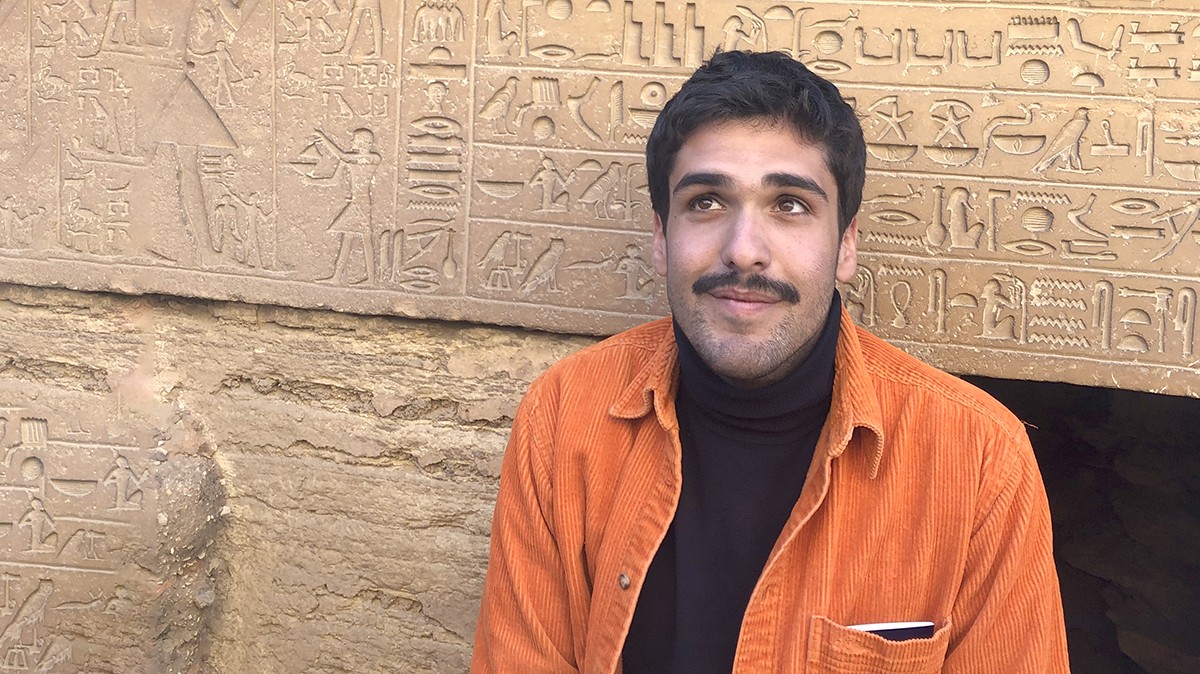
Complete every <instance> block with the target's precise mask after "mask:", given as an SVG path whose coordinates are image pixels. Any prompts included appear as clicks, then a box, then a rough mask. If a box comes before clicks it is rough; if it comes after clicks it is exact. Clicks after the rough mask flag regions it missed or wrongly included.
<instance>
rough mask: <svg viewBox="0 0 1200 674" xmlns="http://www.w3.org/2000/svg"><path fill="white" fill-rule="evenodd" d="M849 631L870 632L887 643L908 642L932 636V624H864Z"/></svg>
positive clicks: (918, 622) (919, 622) (924, 622)
mask: <svg viewBox="0 0 1200 674" xmlns="http://www.w3.org/2000/svg"><path fill="white" fill-rule="evenodd" d="M849 627H850V629H852V630H858V631H860V632H870V633H871V634H875V635H877V636H881V637H883V638H884V639H887V640H888V641H908V640H909V639H928V638H930V637H932V636H933V623H931V622H926V621H917V622H901V623H864V624H862V625H850V626H849Z"/></svg>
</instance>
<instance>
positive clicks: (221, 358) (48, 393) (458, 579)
mask: <svg viewBox="0 0 1200 674" xmlns="http://www.w3.org/2000/svg"><path fill="white" fill-rule="evenodd" d="M0 324H3V325H5V326H12V327H6V329H5V330H3V331H0V396H3V397H2V398H0V405H3V406H5V407H4V409H5V410H10V409H16V408H21V409H38V410H43V412H42V416H45V417H47V418H49V419H50V420H51V423H50V426H49V428H50V431H49V435H50V440H51V443H50V444H51V445H52V446H53V445H54V442H55V441H56V440H58V439H60V438H72V439H73V438H75V436H73V435H69V434H70V433H73V432H82V431H80V430H79V429H86V432H87V433H88V436H87V437H88V440H89V442H91V443H92V444H95V442H96V441H97V440H100V441H105V442H110V443H113V444H116V443H117V441H120V442H121V443H124V444H123V445H122V446H126V447H127V449H126V450H123V451H124V452H125V453H126V454H129V455H130V457H131V458H130V463H131V464H133V469H134V470H135V471H143V472H144V473H145V474H142V472H139V473H138V474H139V477H140V481H141V482H140V484H141V485H142V487H141V488H142V491H143V493H144V494H146V496H145V497H144V498H145V499H146V502H145V503H146V506H147V508H146V515H147V517H143V520H146V521H144V522H141V523H140V524H139V527H140V528H138V529H136V532H137V535H136V536H129V537H127V538H128V540H126V539H122V540H121V544H120V546H119V548H118V546H117V543H116V542H114V540H108V541H107V545H108V548H106V550H111V551H112V556H113V557H117V556H118V554H117V553H120V559H122V560H126V561H125V562H124V563H123V564H122V565H121V566H119V571H120V575H119V578H120V583H117V582H115V581H114V582H109V581H107V580H106V581H104V582H98V581H94V580H93V579H91V578H90V577H82V576H78V577H65V576H64V577H63V578H62V579H61V580H60V579H59V577H58V576H55V577H54V583H55V594H54V595H53V597H52V601H51V606H52V607H55V606H57V605H58V604H59V602H58V601H57V598H58V597H59V596H63V597H68V596H70V597H75V596H77V595H78V596H81V597H85V598H87V601H97V602H99V603H98V604H96V606H95V611H94V612H93V613H94V615H93V613H86V612H83V611H76V612H73V613H69V612H68V611H67V609H64V608H58V609H54V608H52V609H51V613H50V614H51V616H55V615H61V616H68V615H69V616H71V617H70V618H68V617H61V618H56V619H54V620H51V619H47V621H46V623H45V627H44V628H42V631H41V632H39V634H40V635H41V636H40V638H41V639H42V640H46V639H48V638H50V635H52V634H53V635H54V636H57V637H63V638H69V639H71V640H72V642H71V643H72V644H74V655H73V657H74V658H75V659H73V660H71V663H72V664H71V665H70V666H64V667H62V668H59V669H51V670H47V671H53V672H67V671H114V672H116V671H120V672H132V671H153V672H196V671H202V672H255V673H264V674H266V673H272V672H278V673H280V674H284V673H287V674H292V673H294V672H314V673H315V672H322V673H332V672H355V673H359V672H396V671H404V672H463V671H465V670H466V669H467V662H468V660H469V657H470V644H471V640H472V634H473V631H474V623H475V614H476V611H477V609H478V601H479V591H480V588H481V586H482V579H483V574H484V570H485V567H486V562H487V539H488V534H489V526H490V522H491V510H492V503H493V501H494V497H495V488H496V485H495V480H496V478H497V477H498V473H499V466H500V458H501V455H502V453H503V449H504V445H505V441H506V438H507V433H508V427H509V425H510V423H511V419H512V414H513V411H514V410H515V408H516V404H517V402H518V401H519V399H520V396H521V394H522V393H523V392H524V389H525V388H526V387H527V386H528V383H529V382H530V381H531V380H532V379H533V378H534V377H535V376H536V375H537V374H539V373H540V372H541V371H542V370H543V369H544V368H545V367H546V366H547V365H548V364H549V363H551V362H553V361H555V360H557V359H559V358H561V357H562V356H564V355H566V354H567V353H569V352H571V351H574V350H576V349H578V348H580V347H581V346H584V345H586V344H589V343H591V342H592V341H593V340H591V339H585V338H571V337H559V336H552V335H547V334H540V333H531V332H527V331H518V330H497V329H491V328H478V327H472V326H469V325H465V324H453V323H429V322H413V321H406V320H401V319H391V318H363V317H357V316H349V315H343V314H333V313H327V312H313V311H304V310H294V309H278V308H271V307H254V306H247V305H238V304H226V303H210V302H200V301H190V300H188V301H179V300H172V299H164V298H154V297H151V298H141V299H130V298H124V297H116V296H102V295H88V294H80V293H74V292H66V291H45V290H40V289H32V288H25V287H20V286H0ZM14 328H16V329H14ZM118 422H119V424H120V427H121V428H130V429H134V430H130V431H127V432H124V435H122V434H121V433H118V432H117V431H111V430H107V429H108V428H109V427H112V426H114V425H115V424H117V423H118ZM7 437H9V438H13V437H16V436H15V435H13V433H12V432H10V434H9V436H7ZM80 437H82V436H80ZM114 438H115V440H114ZM10 444H11V442H10V441H6V442H5V446H6V447H8V446H9V445H10ZM84 444H86V443H84ZM18 447H20V445H18ZM17 451H18V452H19V451H20V450H17ZM112 454H113V452H112V451H111V450H105V453H104V459H105V461H104V462H101V463H102V464H103V465H101V466H100V468H99V469H97V470H100V473H99V474H98V477H99V478H100V479H101V482H103V478H104V477H105V475H104V474H103V472H104V470H107V469H108V467H109V462H111V461H110V460H111V459H112ZM23 456H24V455H21V454H14V457H15V458H14V459H13V462H14V463H15V464H16V465H15V467H14V468H13V471H16V472H17V473H18V474H19V472H20V469H21V463H22V462H21V460H20V458H21V457H23ZM92 463H96V461H92ZM47 465H48V466H49V463H47ZM47 470H49V468H47ZM13 471H10V472H13ZM93 472H95V471H93ZM102 486H103V485H102ZM112 489H113V488H112V487H111V485H110V487H109V491H107V492H105V497H106V498H108V499H112V498H113V491H112ZM151 495H153V496H154V512H153V513H151V512H149V511H150V507H149V506H150V496H151ZM26 502H27V501H26ZM101 510H103V508H101ZM138 512H139V513H140V512H141V511H138ZM21 514H22V512H21V511H19V510H15V511H14V518H19V517H20V515H21ZM54 514H55V513H54V512H53V511H51V515H54ZM59 519H60V520H61V519H62V518H59ZM29 529H30V527H29V526H26V527H24V528H16V527H14V529H13V531H11V532H9V534H8V538H4V537H0V545H3V543H4V541H6V540H8V539H9V538H11V539H13V540H14V541H18V542H19V540H18V538H20V540H23V541H25V542H26V543H28V541H29V540H30V534H29ZM64 529H65V527H64V525H63V523H62V522H61V521H60V522H59V523H58V524H57V530H58V531H59V532H60V534H59V535H60V536H62V533H61V532H62V531H64ZM19 554H21V553H20V551H18V552H12V553H10V552H4V551H3V549H2V548H0V569H6V568H7V567H6V565H8V564H11V563H13V562H14V561H16V562H20V561H21V559H20V558H19ZM24 582H25V584H24V585H22V586H21V588H22V591H23V592H25V593H26V594H28V593H29V592H31V591H33V590H34V589H35V588H36V581H32V584H31V581H24ZM118 584H120V585H121V587H120V588H118V587H117V585H118ZM16 589H17V588H16V586H15V585H14V589H13V591H14V592H15V591H16ZM22 598H23V596H22ZM73 601H76V602H78V601H81V600H79V599H73ZM118 605H119V606H121V607H122V608H121V612H120V613H116V614H114V613H113V612H112V611H109V612H107V613H106V612H105V606H118ZM76 616H78V617H76ZM3 624H4V619H2V618H0V628H2V627H3ZM29 639H32V632H27V633H26V640H29ZM85 642H86V647H85ZM0 647H3V644H0ZM79 663H86V664H87V669H75V666H77V665H78V664H79ZM31 671H32V670H31Z"/></svg>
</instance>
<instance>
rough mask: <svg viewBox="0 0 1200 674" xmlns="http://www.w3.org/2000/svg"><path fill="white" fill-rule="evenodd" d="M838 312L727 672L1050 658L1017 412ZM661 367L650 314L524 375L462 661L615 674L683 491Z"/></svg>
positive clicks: (1058, 616)
mask: <svg viewBox="0 0 1200 674" xmlns="http://www.w3.org/2000/svg"><path fill="white" fill-rule="evenodd" d="M842 325H843V329H842V331H841V334H840V336H839V338H838V346H837V356H836V365H835V367H836V375H835V380H834V389H833V400H832V405H831V407H830V411H829V417H828V419H827V420H826V422H825V427H824V429H823V430H822V432H821V437H820V439H819V440H818V442H817V447H816V451H815V453H814V458H813V462H812V464H811V466H810V467H809V470H808V474H807V477H806V482H805V484H804V489H803V491H802V492H801V494H800V498H799V500H798V501H797V502H796V505H795V508H794V509H793V510H792V513H791V516H790V518H789V519H788V521H787V523H786V524H785V525H784V528H783V531H782V532H781V533H780V535H779V538H778V540H777V541H776V543H775V547H774V549H773V550H772V551H771V554H770V557H769V558H768V560H767V563H766V566H765V567H764V568H763V571H762V575H761V576H760V577H759V580H758V584H757V585H756V586H755V588H754V592H753V594H752V595H751V597H750V603H749V605H748V606H747V608H746V613H745V616H744V617H743V621H742V629H741V633H740V636H739V640H738V647H737V655H736V658H735V661H734V673H735V674H751V673H755V674H756V673H760V672H762V673H766V672H780V673H782V672H787V673H796V674H799V673H802V672H803V673H809V674H814V673H822V674H825V673H829V674H885V673H886V674H929V673H932V672H943V673H946V674H951V673H953V674H1058V673H1060V672H1067V671H1068V665H1067V650H1066V637H1065V633H1064V628H1063V616H1062V604H1061V599H1060V596H1059V589H1058V580H1057V577H1056V574H1055V569H1054V562H1053V557H1052V548H1051V534H1050V515H1049V509H1048V506H1047V503H1046V496H1045V491H1044V488H1043V486H1042V481H1041V477H1040V474H1039V472H1038V469H1037V464H1036V462H1035V459H1034V456H1033V451H1032V449H1031V448H1030V446H1029V441H1028V438H1027V436H1026V434H1025V430H1024V427H1023V426H1022V424H1021V422H1020V421H1019V420H1017V419H1016V417H1014V416H1013V415H1012V414H1011V413H1010V412H1009V411H1008V410H1007V409H1005V408H1004V407H1003V406H1001V405H1000V404H999V403H998V402H996V401H995V400H993V399H992V398H990V397H989V396H987V395H986V394H984V393H982V392H981V391H979V390H978V389H976V388H974V387H973V386H971V385H969V384H967V383H965V382H962V381H960V380H958V379H956V378H954V377H952V376H950V375H947V374H945V373H943V372H941V371H939V370H936V369H934V368H932V367H930V366H928V365H925V364H923V363H921V362H920V361H918V360H916V359H915V358H913V357H911V356H909V355H907V354H905V353H904V352H902V351H900V350H899V349H896V348H895V347H892V346H890V345H888V344H887V343H885V342H884V341H882V340H880V339H879V338H877V337H875V336H873V335H871V334H870V333H868V332H866V331H865V330H863V329H861V328H857V327H852V323H851V321H850V318H849V316H848V315H845V314H843V316H842ZM677 381H678V370H677V352H676V347H675V341H674V336H673V334H672V330H671V323H670V319H663V320H660V321H655V322H652V323H648V324H646V325H644V326H641V327H639V328H635V329H633V330H630V331H627V332H625V333H622V334H620V335H617V336H615V337H612V338H610V339H607V340H605V341H603V342H601V343H599V344H596V345H594V346H592V347H589V348H587V349H584V350H583V351H580V352H579V353H577V354H575V355H573V356H571V357H569V358H567V359H564V360H563V361H561V362H560V363H557V364H556V365H554V366H553V367H551V368H550V369H549V370H548V371H547V372H546V373H545V374H544V375H542V376H541V377H540V378H539V379H538V380H537V381H536V382H534V384H533V385H532V386H531V387H530V390H529V392H528V393H527V394H526V396H525V398H524V400H523V401H522V402H521V405H520V407H519V409H518V411H517V416H516V419H515V421H514V424H513V430H512V435H511V436H510V439H509V446H508V450H507V452H506V454H505V457H504V464H503V467H502V470H501V477H500V494H499V498H498V500H497V503H496V512H495V518H494V521H493V525H492V549H491V560H490V563H489V567H488V574H487V581H486V583H485V587H484V592H483V602H482V606H481V609H480V614H479V623H478V628H477V631H476V635H475V652H474V659H473V663H472V668H471V671H472V672H474V673H475V674H486V673H501V672H503V673H512V674H543V673H546V674H549V673H552V672H553V673H559V672H561V673H564V674H565V673H568V672H583V673H585V674H601V673H610V672H619V671H620V669H621V663H620V658H621V649H622V646H623V644H624V641H625V635H626V633H627V631H628V629H629V623H630V620H631V619H632V617H633V612H634V608H635V607H636V605H637V598H638V593H639V591H640V590H641V587H642V581H643V579H644V578H645V575H646V570H647V569H648V568H649V566H650V562H651V560H652V559H653V558H654V555H655V552H656V551H657V550H658V546H659V544H660V543H661V541H662V539H663V536H664V535H665V534H666V531H667V527H668V525H669V524H670V523H671V520H672V518H673V517H674V514H675V507H676V505H677V504H678V502H679V492H680V483H681V477H680V444H679V426H678V422H677V420H676V416H675V387H676V385H677ZM916 620H929V621H933V622H934V623H935V625H936V632H935V633H934V635H933V637H932V638H929V639H916V640H910V641H904V642H892V641H887V640H885V639H883V638H881V637H878V636H875V635H873V634H869V633H865V632H860V631H857V630H852V629H849V628H848V627H847V626H848V625H854V624H861V623H876V622H899V621H916ZM679 638H681V639H682V638H686V635H679Z"/></svg>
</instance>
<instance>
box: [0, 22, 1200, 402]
mask: <svg viewBox="0 0 1200 674" xmlns="http://www.w3.org/2000/svg"><path fill="white" fill-rule="evenodd" d="M1197 19H1200V13H1198V12H1197V10H1196V8H1195V6H1194V5H1193V4H1192V3H1190V2H1185V1H1184V0H1169V1H1166V2H1156V3H1154V6H1153V7H1150V8H1146V7H1142V6H1140V5H1137V4H1136V3H1130V2H1128V0H1125V1H1122V2H1118V1H1116V0H1104V1H1102V2H1090V3H1086V5H1080V4H1079V3H1074V2H1045V1H1044V2H1035V3H987V4H986V6H981V5H980V4H979V3H977V2H939V3H925V4H915V5H914V4H910V5H904V6H902V7H901V6H897V5H896V4H895V3H878V2H876V3H859V4H857V5H855V6H853V7H848V6H846V5H845V3H841V2H832V1H830V0H819V1H817V2H811V3H806V4H805V6H804V7H798V6H792V5H787V4H778V3H775V2H746V3H744V4H738V5H728V4H724V3H698V2H683V3H666V2H661V1H652V0H622V1H620V2H616V1H610V0H543V1H540V2H529V1H525V2H519V1H518V0H479V1H478V2H470V3H467V2H455V1H454V0H448V1H447V2H440V1H439V2H433V1H432V0H405V1H401V0H383V1H382V2H379V1H377V2H367V1H365V0H363V1H359V0H353V1H350V0H344V1H342V2H291V1H286V2H285V1H284V0H249V1H246V2H236V3H231V2H226V1H225V0H200V1H199V2H193V3H182V4H181V3H171V2H163V1H159V2H150V1H146V2H139V3H134V2H132V0H130V1H129V2H125V1H115V0H114V1H103V0H80V1H73V2H66V3H54V2H46V1H44V0H31V1H28V2H20V1H12V2H6V3H3V5H0V56H2V57H3V58H0V120H2V123H0V157H3V158H4V161H2V162H0V258H3V259H4V264H3V265H0V280H7V281H16V282H22V283H27V284H35V285H56V286H68V287H73V288H83V289H96V290H117V291H120V292H125V293H167V294H176V295H187V296H201V297H210V298H220V299H233V300H244V301H250V302H255V303H265V304H282V305H292V306H302V307H330V308H335V309H338V310H343V311H350V312H360V313H383V314H401V315H407V316H416V317H440V318H448V319H456V320H457V319H466V320H473V321H484V322H494V323H503V324H511V325H524V326H530V327H538V328H544V329H552V330H558V331H569V332H582V333H591V334H603V333H607V332H613V331H616V330H618V329H620V328H622V327H625V326H628V325H631V324H634V323H638V322H641V321H643V320H645V319H646V318H648V317H651V316H656V315H660V314H662V313H663V312H664V311H665V310H666V306H665V302H664V301H663V297H662V292H661V288H660V283H659V281H658V280H657V278H656V277H655V276H654V274H653V272H652V270H651V268H650V266H649V264H648V260H649V242H650V235H649V232H650V222H651V214H650V212H649V200H648V197H647V185H646V174H645V167H644V161H643V159H642V157H641V154H640V153H641V149H642V144H643V142H644V140H645V137H646V134H647V133H648V132H649V128H650V126H651V125H652V124H653V121H654V119H655V117H656V115H657V114H658V111H659V110H660V109H661V107H662V105H663V103H664V102H665V100H666V99H667V97H668V96H669V95H670V94H671V93H672V92H673V91H674V90H675V89H676V88H677V87H678V86H679V84H680V83H681V82H682V80H683V78H684V77H685V76H686V75H687V74H688V73H689V72H690V71H691V69H693V68H694V67H695V66H696V65H698V64H699V63H700V62H701V61H702V59H703V58H704V56H705V55H706V54H709V53H711V51H712V50H713V49H714V48H716V47H722V48H726V49H734V48H747V49H760V50H761V49H781V50H785V51H788V52H790V53H791V54H793V55H795V56H796V57H798V58H800V59H801V60H802V61H804V62H805V63H807V64H808V65H809V66H810V67H812V68H813V69H814V70H816V71H818V72H821V73H823V74H826V75H828V76H829V77H831V78H833V79H834V80H836V81H838V82H839V83H841V84H842V85H843V87H844V90H845V92H846V95H847V96H848V97H850V98H851V99H852V100H853V102H854V104H855V105H856V107H857V109H858V110H859V112H860V114H861V115H862V117H863V120H864V124H865V126H866V133H867V140H868V143H869V145H868V149H869V152H870V164H869V183H868V189H867V193H866V195H865V196H866V203H865V204H864V210H863V213H862V215H861V217H860V224H861V227H862V239H861V244H862V248H863V251H864V254H863V256H862V265H861V270H860V272H859V274H858V276H857V277H856V278H855V279H854V280H853V282H851V283H850V284H848V285H847V286H846V288H845V291H846V297H847V300H848V302H849V304H850V305H851V307H852V309H853V313H854V315H855V317H856V319H857V320H860V321H861V322H863V323H865V324H867V325H869V326H871V327H872V328H873V329H875V330H876V331H878V332H880V333H881V334H883V335H884V336H885V337H887V338H889V339H892V340H894V341H896V342H898V343H900V344H902V345H904V346H905V347H907V348H909V349H911V350H913V351H915V352H917V353H919V354H921V355H922V356H923V357H925V358H927V359H928V360H931V361H933V362H935V363H937V364H939V365H942V366H943V367H946V368H947V369H950V370H953V371H958V372H967V373H979V374H987V375H991V376H1005V377H1021V378H1029V379H1049V380H1063V381H1070V382H1075V383H1084V384H1093V385H1097V384H1098V385H1105V386H1116V387H1122V388H1136V389H1142V390H1151V391H1161V392H1168V393H1174V394H1182V395H1193V396H1195V395H1198V394H1200V389H1198V388H1197V387H1198V384H1197V380H1196V378H1195V377H1194V376H1190V375H1192V374H1193V372H1192V370H1193V369H1194V366H1195V362H1196V359H1197V355H1196V354H1197V344H1196V341H1197V325H1196V323H1197V294H1196V293H1197V287H1200V266H1198V263H1197V260H1200V229H1198V228H1197V226H1196V225H1197V222H1198V219H1200V201H1198V200H1197V198H1196V192H1197V186H1198V185H1200V155H1198V152H1197V149H1198V148H1200V112H1197V111H1198V110H1200V97H1198V95H1197V91H1198V89H1197V86H1196V84H1197V82H1200V65H1198V64H1200V32H1198V31H1197V30H1196V29H1195V27H1194V26H1195V25H1197ZM984 356H987V357H984ZM381 404H384V405H386V404H389V403H387V401H386V400H382V401H381Z"/></svg>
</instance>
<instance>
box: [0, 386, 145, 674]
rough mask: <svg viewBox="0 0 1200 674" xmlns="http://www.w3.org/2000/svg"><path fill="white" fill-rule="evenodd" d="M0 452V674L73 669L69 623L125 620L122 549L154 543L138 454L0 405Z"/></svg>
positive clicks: (82, 646)
mask: <svg viewBox="0 0 1200 674" xmlns="http://www.w3.org/2000/svg"><path fill="white" fill-rule="evenodd" d="M0 451H3V461H2V462H0V671H4V672H14V673H18V672H30V673H33V672H37V673H39V674H50V673H51V672H74V671H79V667H80V666H81V665H80V662H79V656H81V654H84V653H92V652H93V651H95V650H96V649H97V646H96V645H94V644H91V643H89V642H88V640H87V638H86V637H84V636H81V633H80V631H79V630H78V629H77V625H78V624H79V623H80V622H92V623H94V624H111V622H112V621H120V620H122V619H123V618H122V616H123V615H125V614H127V613H128V611H127V610H126V609H127V608H128V607H129V603H130V602H131V601H132V600H131V596H132V595H131V593H130V591H129V589H128V588H127V587H126V586H125V584H124V583H125V582H127V581H124V580H123V575H122V571H123V569H124V568H125V567H126V566H127V565H130V564H132V563H133V561H134V560H132V559H130V558H129V554H130V553H129V550H130V549H131V548H130V543H132V542H133V541H135V540H137V539H138V538H139V537H144V536H146V535H147V533H149V534H150V536H151V538H153V535H154V531H155V526H156V519H155V518H156V515H155V512H156V490H155V488H154V486H153V485H152V483H151V481H150V480H147V479H146V477H147V473H148V466H147V463H148V459H147V457H146V452H145V451H143V450H142V449H141V448H139V447H137V446H133V445H126V444H119V443H111V442H97V441H95V440H93V439H91V438H90V437H89V434H88V432H87V431H86V430H72V429H71V427H70V425H69V424H66V423H64V420H62V419H59V418H43V417H42V416H41V412H40V411H39V410H36V409H33V408H29V407H21V406H3V405H0ZM133 547H134V548H136V547H138V546H133ZM126 617H128V616H126ZM70 626H76V627H70ZM101 659H103V658H101Z"/></svg>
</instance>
